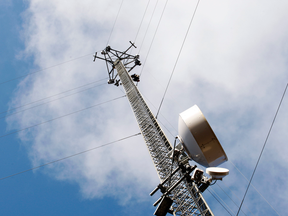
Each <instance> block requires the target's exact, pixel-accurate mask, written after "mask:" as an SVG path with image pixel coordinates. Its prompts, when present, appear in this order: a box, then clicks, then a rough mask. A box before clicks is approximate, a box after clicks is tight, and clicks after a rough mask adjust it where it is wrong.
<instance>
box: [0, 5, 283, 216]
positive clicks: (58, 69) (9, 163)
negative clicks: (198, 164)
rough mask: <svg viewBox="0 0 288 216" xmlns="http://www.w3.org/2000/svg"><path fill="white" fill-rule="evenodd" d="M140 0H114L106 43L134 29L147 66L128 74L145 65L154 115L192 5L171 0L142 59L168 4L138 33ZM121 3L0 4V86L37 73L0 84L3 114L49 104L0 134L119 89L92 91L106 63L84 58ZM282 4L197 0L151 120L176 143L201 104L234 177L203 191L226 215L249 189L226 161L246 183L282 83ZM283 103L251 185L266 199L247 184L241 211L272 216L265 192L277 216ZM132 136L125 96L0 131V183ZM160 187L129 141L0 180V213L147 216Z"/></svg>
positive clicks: (100, 41)
mask: <svg viewBox="0 0 288 216" xmlns="http://www.w3.org/2000/svg"><path fill="white" fill-rule="evenodd" d="M148 2H149V1H139V2H137V3H136V2H134V1H132V0H124V1H123V5H122V7H121V10H120V13H119V16H118V19H117V22H116V23H115V27H114V29H113V32H112V34H111V37H110V39H109V44H110V45H111V46H112V47H113V48H116V49H120V50H124V49H126V47H127V46H128V45H129V43H128V41H129V40H134V39H135V38H136V45H137V44H139V45H138V46H139V47H138V49H137V50H133V52H134V54H138V53H139V54H140V60H141V61H142V63H143V65H142V67H139V68H137V69H135V73H140V72H141V71H142V77H141V82H140V84H139V89H140V91H141V92H142V93H143V96H144V98H145V99H146V100H147V103H148V105H149V106H150V107H151V110H152V111H153V113H156V112H157V107H158V106H159V103H160V101H161V98H162V96H163V93H164V90H165V86H166V84H167V82H168V79H169V76H170V74H171V72H172V69H173V66H174V63H175V61H176V57H177V55H178V52H179V50H180V46H181V44H182V42H183V39H184V35H185V33H186V30H187V28H188V24H189V21H190V18H191V16H192V11H193V10H194V8H195V5H196V1H192V2H189V3H187V2H186V1H178V2H177V3H175V2H172V1H171V2H170V1H168V3H167V6H166V9H165V11H164V14H163V18H162V21H161V23H160V25H159V28H158V30H157V34H156V35H155V38H154V41H153V43H152V46H151V49H150V51H149V55H148V50H149V47H150V45H151V42H152V40H153V37H154V33H155V31H156V28H157V24H158V21H159V19H160V16H161V13H162V10H163V8H164V5H165V2H166V1H162V0H160V1H159V2H158V4H157V5H156V4H155V2H150V4H149V5H148V7H147V13H146V15H145V17H144V20H143V23H142V25H141V28H140V30H139V34H138V35H137V32H138V29H139V26H140V23H141V19H142V16H143V14H144V11H145V8H146V6H147V4H148ZM120 4H121V1H120V0H119V1H115V0H114V1H113V0H109V1H105V2H104V1H90V0H86V1H83V2H81V3H79V2H78V1H69V2H68V1H60V2H59V1H56V0H55V1H54V0H51V1H49V2H48V1H40V0H37V1H36V0H30V1H24V2H22V1H9V0H6V1H2V2H1V3H0V11H1V13H0V23H1V32H0V38H1V50H0V55H1V56H0V57H1V58H0V76H1V82H5V81H8V80H10V79H13V78H16V77H19V76H23V75H25V74H27V73H31V72H35V71H39V70H42V69H45V70H44V71H42V72H39V73H35V74H33V75H30V76H27V77H22V78H20V79H16V80H13V81H11V82H7V83H3V84H1V85H0V88H1V97H0V98H1V99H0V100H1V103H0V105H1V111H5V110H7V109H9V108H10V109H11V108H14V107H18V106H23V105H26V104H28V103H31V102H33V101H36V100H39V99H42V98H47V97H50V98H48V99H45V100H43V101H42V102H49V101H51V100H54V101H53V102H52V101H51V102H50V103H47V104H46V105H42V106H38V107H37V108H33V109H29V110H27V111H25V112H20V113H18V114H15V115H11V116H9V117H6V118H2V119H0V122H1V123H0V130H1V134H0V135H4V134H7V133H10V132H13V131H15V130H21V129H23V128H25V127H28V126H31V125H35V124H39V123H40V122H44V121H47V120H49V119H53V118H57V117H59V116H63V115H66V114H68V113H72V112H75V111H77V110H80V109H83V108H85V107H89V106H92V105H95V104H98V103H101V102H105V101H108V100H111V99H114V98H116V97H119V96H122V95H123V91H121V88H116V87H114V86H110V85H101V86H97V85H99V84H104V83H106V81H105V80H104V81H103V78H104V79H105V78H106V77H107V75H106V68H105V64H104V62H101V61H97V62H95V63H93V62H92V55H93V53H94V52H95V51H100V50H101V49H103V48H104V47H105V46H106V44H107V41H108V38H109V35H110V33H111V29H112V26H113V24H114V21H115V18H116V14H117V12H118V10H119V7H120ZM155 5H156V9H155V13H154V16H153V17H152V14H153V9H154V6H155ZM131 8H133V10H132V9H131ZM286 8H287V3H285V2H283V1H274V2H273V3H270V2H269V1H254V2H253V3H251V1H235V2H234V3H233V4H232V3H231V2H229V1H224V0H223V1H217V2H214V1H201V2H200V5H199V8H198V10H197V13H196V16H195V18H194V20H193V23H192V26H191V29H190V32H189V35H188V37H187V40H186V43H185V46H184V49H183V50H182V53H181V56H180V59H179V62H178V64H177V67H176V69H175V74H174V75H173V78H172V81H171V84H170V86H169V89H168V92H167V96H166V97H165V101H164V103H163V106H162V109H161V112H160V115H159V121H160V123H161V125H163V126H165V128H164V127H163V128H164V131H165V133H166V134H167V136H168V137H169V139H170V141H172V140H173V137H174V136H175V135H177V121H178V114H179V113H180V112H182V111H184V110H186V109H188V108H189V107H191V106H193V105H194V104H197V105H198V106H199V107H200V109H201V110H202V112H203V113H204V114H205V116H206V117H207V119H208V121H209V123H210V124H211V126H212V128H213V129H214V131H215V133H216V135H217V136H218V138H219V140H220V142H221V143H222V146H223V148H224V149H225V151H226V154H227V155H228V158H229V160H230V161H228V162H226V163H224V164H222V165H221V166H222V167H226V168H228V169H230V175H229V176H227V177H226V178H225V179H224V181H223V182H219V183H218V184H217V185H214V186H213V187H211V192H212V193H213V194H214V193H216V194H217V195H218V196H219V197H220V198H221V203H222V204H223V205H225V204H227V206H225V207H226V208H227V209H228V211H229V212H230V213H231V214H232V215H234V214H235V213H236V212H237V210H238V208H237V205H238V206H239V204H240V200H241V199H242V197H243V194H244V192H245V189H246V186H247V181H246V180H245V178H244V177H243V176H242V175H241V174H240V173H239V172H238V170H237V169H236V168H235V167H234V166H233V164H235V165H236V166H237V168H238V169H239V170H240V171H241V172H242V173H243V174H244V175H245V176H246V178H248V179H249V178H250V176H251V174H252V171H253V168H254V166H255V164H256V161H257V159H258V156H259V154H260V151H261V148H262V146H263V143H264V141H265V138H266V136H267V133H268V130H269V127H270V125H271V123H272V120H273V117H274V114H275V112H276V109H277V106H278V103H279V101H280V99H281V96H282V93H283V91H284V88H285V85H286V84H287V81H288V75H287V74H288V73H287V69H288V67H287V66H288V65H287V54H288V43H287V38H288V26H287V24H286V20H287V18H288V17H287V16H288V15H287V13H286V10H285V9H286ZM151 17H152V19H151V24H150V26H149V20H150V18H151ZM148 26H149V28H148ZM146 29H148V31H147V34H145V32H146ZM136 35H137V37H136ZM145 35H146V36H145ZM142 42H143V45H142V46H141V47H140V44H142ZM81 56H83V57H82V58H78V57H81ZM64 62H67V63H65V64H62V63H64ZM59 64H61V65H59ZM55 65H58V66H55ZM52 66H55V67H52ZM142 68H143V69H142ZM99 80H101V81H99ZM96 81H99V82H97V83H96ZM92 82H95V83H93V84H89V85H87V86H85V87H81V86H83V85H86V84H88V83H92ZM78 87H79V88H78ZM92 87H93V88H92ZM75 88H78V89H75ZM86 88H87V90H86V91H84V89H86ZM88 88H89V89H88ZM71 89H74V90H71ZM68 90H69V92H66V93H63V94H62V92H65V91H68ZM70 90H71V91H70ZM80 90H81V91H82V90H83V91H82V92H81V93H77V91H80ZM59 93H61V94H59ZM56 94H58V95H57V96H53V95H56ZM68 94H71V95H70V96H68ZM72 94H73V95H72ZM51 96H53V97H51ZM60 97H63V98H60ZM58 98H60V99H58ZM56 99H57V100H56ZM42 102H41V103H42ZM37 104H39V103H34V104H33V106H34V105H37ZM30 106H32V105H28V106H26V108H29V107H30ZM287 108H288V98H287V95H286V96H285V97H284V100H283V104H282V106H281V109H280V111H279V114H278V117H277V119H276V121H275V125H274V128H273V130H272V132H271V135H270V137H269V140H268V142H267V146H266V148H265V150H264V153H263V156H262V158H261V161H260V163H259V167H258V170H257V171H256V174H255V178H254V180H253V182H252V183H253V185H254V186H255V187H256V188H257V190H258V191H259V192H260V193H261V195H259V193H258V192H257V191H256V190H255V189H254V188H253V187H251V188H250V190H249V192H248V194H247V197H246V200H245V202H244V206H243V207H242V210H243V212H244V213H243V212H241V213H240V215H245V214H246V215H252V213H253V214H254V215H277V213H276V212H275V211H274V210H273V209H272V208H271V207H270V206H269V205H268V204H267V202H266V201H265V200H264V199H263V197H264V198H265V199H266V200H267V201H268V202H269V203H270V204H271V205H272V206H273V207H274V208H275V209H276V210H277V212H278V213H279V215H285V212H286V209H287V207H286V203H287V201H288V200H287V197H286V194H287V192H288V187H287V183H286V182H287V181H286V179H287V177H288V176H287V172H286V170H287V169H288V165H287V164H288V163H287V162H288V161H287V157H286V155H287V150H288V147H287V141H288V137H287V132H286V131H287V127H288V125H287V122H288V114H287V111H286V110H287ZM10 114H13V112H10ZM1 116H3V114H2V115H1ZM138 132H139V129H138V127H137V124H136V121H135V119H134V116H133V114H132V111H131V109H130V107H129V104H128V102H127V100H126V99H125V98H121V99H119V100H117V101H113V102H110V103H105V104H103V105H101V106H97V107H94V108H91V109H88V110H85V111H83V112H78V113H77V114H73V115H70V116H67V117H63V118H61V119H58V120H55V121H51V122H49V123H45V124H42V125H41V126H37V127H33V128H30V129H29V130H23V131H21V132H18V133H14V134H11V135H8V136H5V137H1V138H0V139H1V141H0V142H1V148H2V149H1V151H0V152H1V156H0V161H1V164H2V166H1V176H0V178H2V177H5V176H8V175H11V174H13V173H17V172H20V171H22V170H26V169H29V168H31V167H34V166H37V165H40V164H43V163H47V162H50V161H53V160H57V159H59V158H62V157H65V156H68V155H71V154H75V153H77V152H80V151H83V150H86V149H89V148H93V147H96V146H99V145H103V144H105V143H108V142H111V141H115V140H118V139H121V138H123V137H126V136H130V135H133V134H135V133H138ZM231 162H232V163H233V164H232V163H231ZM192 163H193V162H192ZM158 182H159V180H158V178H157V174H156V172H155V170H154V168H153V164H152V162H151V160H150V158H149V154H148V152H147V149H146V147H145V143H144V141H143V139H142V138H141V137H140V136H138V137H134V138H130V139H129V140H125V141H122V142H119V143H115V144H113V145H110V146H107V147H103V148H100V149H98V150H95V151H91V152H89V153H86V154H83V155H80V156H77V157H73V158H71V159H68V160H65V161H61V162H59V163H55V164H53V165H49V166H47V167H44V168H40V169H38V170H34V171H30V172H27V173H24V174H21V175H18V176H14V177H11V178H7V179H4V180H1V181H0V187H1V196H0V197H1V198H0V199H1V201H0V209H1V212H2V214H3V215H152V214H153V212H154V207H153V206H152V204H153V202H154V201H155V200H156V199H157V198H158V197H157V196H159V194H158V195H156V196H154V197H152V198H151V197H149V192H150V191H151V190H153V189H154V187H155V186H156V185H157V184H158ZM217 195H215V196H217ZM262 196H263V197H262ZM204 197H205V198H206V201H207V203H208V204H209V206H210V207H211V209H212V211H213V212H214V214H215V215H230V214H229V213H228V212H227V211H225V209H223V207H222V206H221V205H220V204H219V203H218V202H217V201H216V200H215V198H214V197H213V196H211V194H210V193H209V192H208V191H206V192H205V193H204ZM220 198H219V199H220ZM230 198H231V199H232V200H233V201H232V200H231V199H230ZM238 198H239V199H240V200H239V199H238ZM235 203H236V205H235ZM250 211H251V212H252V213H251V212H250ZM135 212H136V213H135Z"/></svg>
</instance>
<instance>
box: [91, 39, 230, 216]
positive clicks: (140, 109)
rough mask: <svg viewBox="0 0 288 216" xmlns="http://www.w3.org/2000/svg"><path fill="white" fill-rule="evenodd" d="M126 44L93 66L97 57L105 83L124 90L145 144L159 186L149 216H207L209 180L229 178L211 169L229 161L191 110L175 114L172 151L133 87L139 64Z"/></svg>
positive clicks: (197, 113)
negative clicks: (104, 68) (103, 65)
mask: <svg viewBox="0 0 288 216" xmlns="http://www.w3.org/2000/svg"><path fill="white" fill-rule="evenodd" d="M130 44H131V45H130V46H129V48H128V49H126V50H125V51H124V52H121V51H118V50H115V49H112V48H111V47H110V46H107V47H106V48H105V49H104V50H103V51H102V52H101V54H102V56H101V57H100V56H97V53H95V55H94V61H95V60H96V59H97V58H98V59H102V60H104V61H105V62H106V66H107V70H108V76H109V80H108V84H114V85H116V86H119V85H122V86H123V87H124V90H125V92H126V95H127V98H128V100H129V102H130V105H131V107H132V110H133V112H134V115H135V117H136V120H137V123H138V125H139V128H140V130H141V133H142V135H143V138H144V140H145V143H146V145H147V148H148V151H149V154H150V156H151V159H152V161H153V164H154V166H155V169H156V171H157V174H158V176H159V179H160V184H159V185H158V186H157V187H156V188H155V189H154V190H153V191H152V192H151V193H150V195H151V196H152V195H153V194H155V193H156V191H158V190H160V191H161V192H162V196H161V197H160V198H159V199H158V200H157V201H156V202H155V203H154V206H157V208H156V210H155V212H154V214H155V215H157V216H165V215H166V214H167V213H170V214H173V215H201V216H212V215H213V213H212V211H211V209H210V208H209V206H208V205H207V203H206V201H205V200H204V198H203V196H202V192H204V191H205V190H206V189H207V188H208V187H209V185H210V184H211V182H212V181H213V180H214V181H216V180H221V179H222V178H223V177H224V176H225V175H228V173H229V170H227V169H224V168H217V167H216V166H218V165H219V164H221V163H223V162H225V161H226V160H228V159H227V156H226V154H225V152H224V150H223V149H222V147H221V145H220V143H219V141H218V139H217V137H216V136H215V134H214V132H213V130H212V129H211V127H210V126H209V124H208V122H207V120H206V118H205V117H204V115H203V114H202V112H201V111H200V109H199V108H198V107H197V106H196V105H195V106H193V107H191V108H190V109H188V110H186V111H184V112H182V113H180V116H179V125H178V133H179V135H178V136H177V137H175V140H174V146H172V145H171V144H170V142H169V141H168V139H167V137H166V136H165V134H164V132H163V130H162V129H161V127H160V125H159V124H158V122H157V120H156V118H155V117H154V115H153V114H152V112H151V111H150V109H149V107H148V106H147V104H146V102H145V101H144V99H143V97H142V95H141V94H140V92H139V90H138V88H137V86H136V85H135V83H134V82H139V81H140V78H139V75H137V74H132V75H129V72H130V71H131V70H132V69H133V68H134V67H136V66H140V65H141V62H140V60H139V55H135V56H133V55H131V54H128V53H127V52H128V51H129V50H130V49H131V48H132V47H135V48H136V46H135V45H134V44H133V43H132V42H131V41H130ZM177 140H178V141H177ZM177 142H178V143H177ZM189 160H194V161H196V162H197V163H199V164H201V165H203V166H205V167H209V168H207V169H206V173H207V174H209V175H210V176H211V178H207V177H206V176H205V175H204V171H203V170H200V169H198V168H196V165H194V166H191V165H190V164H189ZM211 166H213V167H211Z"/></svg>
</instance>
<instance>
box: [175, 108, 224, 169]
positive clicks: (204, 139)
mask: <svg viewBox="0 0 288 216" xmlns="http://www.w3.org/2000/svg"><path fill="white" fill-rule="evenodd" d="M178 133H179V138H180V141H181V142H182V144H183V146H184V148H185V150H186V152H187V154H188V155H189V156H190V157H191V158H192V159H193V160H194V161H196V162H197V163H199V164H201V165H202V166H204V167H211V166H212V167H216V166H218V165H220V164H221V163H223V162H225V161H227V160H228V158H227V155H226V154H225V152H224V150H223V148H222V146H221V144H220V142H219V141H218V139H217V137H216V135H215V134H214V132H213V130H212V129H211V127H210V125H209V123H208V122H207V120H206V118H205V116H204V115H203V113H202V112H201V110H200V109H199V107H198V106H197V105H194V106H193V107H191V108H189V109H187V110H186V111H184V112H182V113H180V115H179V122H178Z"/></svg>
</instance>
